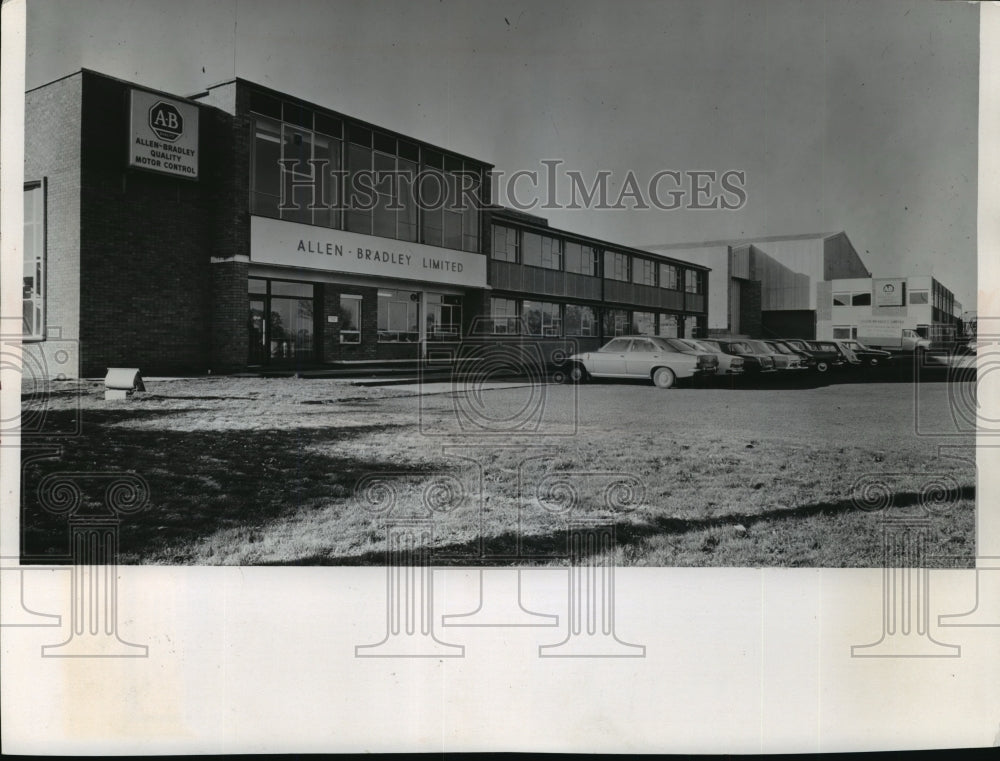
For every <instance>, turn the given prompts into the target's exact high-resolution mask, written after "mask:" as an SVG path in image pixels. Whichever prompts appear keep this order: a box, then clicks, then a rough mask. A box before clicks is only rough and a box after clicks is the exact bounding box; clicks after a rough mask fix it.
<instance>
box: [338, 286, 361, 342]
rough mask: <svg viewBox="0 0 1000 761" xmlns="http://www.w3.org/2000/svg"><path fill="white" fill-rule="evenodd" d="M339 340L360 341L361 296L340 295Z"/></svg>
mask: <svg viewBox="0 0 1000 761" xmlns="http://www.w3.org/2000/svg"><path fill="white" fill-rule="evenodd" d="M339 311H340V342H341V343H342V344H359V343H361V297H360V296H352V295H349V294H341V296H340V310H339Z"/></svg>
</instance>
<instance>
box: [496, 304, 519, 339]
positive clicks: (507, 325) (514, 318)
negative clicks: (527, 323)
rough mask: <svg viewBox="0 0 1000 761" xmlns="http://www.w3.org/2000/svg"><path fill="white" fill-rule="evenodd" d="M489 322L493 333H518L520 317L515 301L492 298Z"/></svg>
mask: <svg viewBox="0 0 1000 761" xmlns="http://www.w3.org/2000/svg"><path fill="white" fill-rule="evenodd" d="M490 322H491V323H492V325H493V332H494V333H497V334H503V335H509V334H514V333H517V332H519V327H518V326H519V325H520V315H519V313H518V309H517V301H515V300H514V299H505V298H499V297H496V296H493V297H491V298H490Z"/></svg>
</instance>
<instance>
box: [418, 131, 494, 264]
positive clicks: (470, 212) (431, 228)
mask: <svg viewBox="0 0 1000 761" xmlns="http://www.w3.org/2000/svg"><path fill="white" fill-rule="evenodd" d="M422 156H423V162H422V166H421V172H420V180H419V182H418V191H419V198H420V201H421V218H422V220H423V229H424V232H423V242H424V243H428V244H430V245H434V246H444V247H445V248H454V249H459V250H464V251H479V207H480V205H481V201H482V184H483V183H482V173H481V172H480V171H479V169H478V167H476V166H475V165H474V164H471V163H469V162H463V161H462V160H461V159H457V158H454V157H452V156H446V155H443V154H441V153H438V152H437V151H432V150H423V151H422Z"/></svg>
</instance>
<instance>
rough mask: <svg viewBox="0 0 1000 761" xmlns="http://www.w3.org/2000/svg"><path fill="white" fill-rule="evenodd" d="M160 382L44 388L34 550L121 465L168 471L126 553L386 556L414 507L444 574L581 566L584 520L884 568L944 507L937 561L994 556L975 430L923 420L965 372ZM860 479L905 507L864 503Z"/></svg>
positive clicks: (624, 541)
mask: <svg viewBox="0 0 1000 761" xmlns="http://www.w3.org/2000/svg"><path fill="white" fill-rule="evenodd" d="M56 388H57V389H58V388H59V387H58V386H57V387H56ZM146 388H147V391H146V392H145V393H139V394H137V395H136V396H135V397H134V398H133V399H131V400H129V401H127V402H105V401H104V400H103V389H102V387H101V385H100V384H98V383H93V382H90V383H87V382H84V383H83V384H82V385H81V389H80V392H79V393H77V392H75V391H74V390H73V389H72V388H70V387H69V386H68V384H67V387H66V388H65V389H63V390H61V391H58V390H57V391H56V392H55V393H52V394H49V395H47V396H46V397H44V398H34V397H29V398H26V399H25V407H26V411H27V412H29V413H32V415H33V418H32V419H33V420H34V421H36V422H37V423H38V425H39V426H40V427H41V428H42V429H43V430H44V431H45V433H43V434H40V435H36V436H30V437H26V438H25V445H26V446H25V449H24V463H25V464H24V467H23V474H22V481H23V483H22V487H23V494H24V497H23V509H22V535H23V550H24V553H25V560H26V562H31V560H32V559H34V560H35V561H39V560H47V561H49V562H52V561H55V560H58V559H59V558H65V557H66V554H67V552H68V527H67V519H66V517H65V516H62V517H59V516H54V515H50V514H49V513H47V512H46V511H44V510H42V509H41V507H40V506H39V498H38V486H39V484H40V483H41V480H42V479H43V478H44V477H45V476H47V475H50V474H54V473H60V472H62V473H71V474H89V475H88V477H85V478H80V477H77V480H78V481H79V483H80V485H81V487H82V490H83V492H84V500H85V502H87V503H89V504H92V505H94V506H96V505H98V504H99V503H100V502H101V500H102V498H103V497H102V495H103V491H102V489H103V488H104V485H106V482H107V478H111V477H112V476H113V474H120V473H133V474H136V475H137V476H140V477H141V478H142V479H145V481H146V483H148V486H149V494H150V500H149V504H148V505H147V506H146V507H145V508H144V509H143V510H141V511H140V512H138V513H135V514H132V515H128V516H124V517H123V518H122V522H121V527H120V560H121V562H124V563H169V564H336V565H347V564H359V563H361V564H374V563H381V562H384V549H385V535H386V528H385V521H386V520H387V519H389V520H396V519H407V518H414V519H422V520H425V521H429V522H430V524H432V526H433V534H434V539H433V548H434V555H433V557H434V561H435V562H437V563H441V564H448V563H455V564H463V565H490V564H518V565H528V564H536V563H540V564H560V563H565V562H566V559H565V554H566V553H565V550H566V528H565V527H566V525H567V520H571V519H582V518H589V519H595V520H604V521H607V522H613V523H614V524H615V526H616V539H617V542H616V550H615V552H616V557H617V560H618V562H619V563H620V564H623V565H662V566H668V565H686V566H823V567H844V566H855V567H857V566H877V565H880V564H881V563H882V556H881V546H882V545H881V542H882V539H881V532H882V528H883V525H885V523H886V520H887V519H900V518H905V517H907V516H910V517H912V516H915V515H918V514H920V512H921V510H920V505H921V504H922V503H925V502H926V503H928V504H930V506H931V508H932V512H931V513H930V524H929V527H928V529H927V531H928V560H927V564H928V565H930V566H933V567H939V566H955V567H969V566H971V565H972V564H973V558H974V554H975V541H974V504H975V491H974V489H975V471H974V467H973V465H972V463H971V462H969V461H965V460H961V459H957V458H953V457H941V456H939V454H938V445H939V444H941V443H949V444H956V443H959V444H967V445H971V444H972V443H973V441H972V439H971V437H968V436H966V437H961V436H958V437H952V438H949V439H942V438H939V437H934V436H926V435H918V434H917V432H916V430H915V428H916V426H915V420H917V419H918V416H919V420H920V425H921V426H922V428H921V430H924V431H930V432H932V433H933V432H940V431H946V430H948V429H949V428H954V425H955V424H954V421H953V415H952V412H951V407H950V405H951V404H952V401H951V400H952V399H953V398H954V397H955V393H956V389H955V388H954V386H951V385H949V384H948V383H944V382H934V383H921V384H920V386H919V388H918V387H917V386H915V385H913V384H910V383H866V384H839V383H833V384H830V385H818V386H815V387H796V388H781V389H775V388H768V387H766V386H765V387H763V388H738V389H730V388H679V389H673V390H670V391H662V390H659V389H655V388H653V387H652V386H650V385H645V384H638V383H637V384H633V383H607V384H587V385H584V386H580V387H574V386H568V385H546V386H536V387H512V388H505V389H499V390H488V391H482V392H480V393H478V394H467V393H457V394H456V393H451V392H449V391H447V389H449V387H448V386H447V385H445V386H443V389H445V390H446V392H445V393H435V394H430V395H421V394H418V393H417V392H416V390H415V389H413V388H408V387H402V386H396V387H375V388H361V387H357V386H352V385H350V384H347V383H344V382H341V381H331V380H306V379H294V378H284V379H260V378H222V377H220V378H204V379H197V380H163V381H147V383H146ZM915 404H918V405H919V410H918V409H917V408H915ZM522 418H523V421H522ZM532 420H534V421H535V422H534V423H532ZM522 423H524V424H522ZM78 424H79V431H78V432H75V431H76V427H77V425H78ZM51 447H56V448H58V449H57V450H51V451H47V449H46V448H51ZM970 456H971V455H970ZM96 474H108V476H107V478H105V480H104V481H102V479H101V477H100V476H98V475H96ZM859 478H864V479H867V482H870V483H871V484H874V485H875V486H874V488H876V489H877V488H882V489H884V490H885V494H886V495H888V496H889V497H891V499H892V507H891V508H889V509H887V510H877V511H866V510H860V509H858V508H857V507H856V505H855V502H854V501H853V499H852V498H854V497H856V496H858V494H859V493H860V492H859V491H858V487H857V486H856V482H857V481H858V479H859ZM935 484H938V485H940V488H936V487H935ZM359 487H360V488H359Z"/></svg>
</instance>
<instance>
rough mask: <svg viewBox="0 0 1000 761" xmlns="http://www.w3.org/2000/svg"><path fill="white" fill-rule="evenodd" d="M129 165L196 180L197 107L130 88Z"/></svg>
mask: <svg viewBox="0 0 1000 761" xmlns="http://www.w3.org/2000/svg"><path fill="white" fill-rule="evenodd" d="M131 97H132V108H131V113H130V119H131V123H130V129H129V160H128V163H129V166H131V167H135V168H136V169H145V170H147V171H151V172H160V173H162V174H170V175H174V176H176V177H186V178H187V179H189V180H197V179H198V106H196V105H195V104H193V103H186V102H184V101H182V100H172V99H170V98H164V97H163V96H161V95H157V94H156V93H151V92H146V91H145V90H139V89H135V88H133V89H132V94H131Z"/></svg>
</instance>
